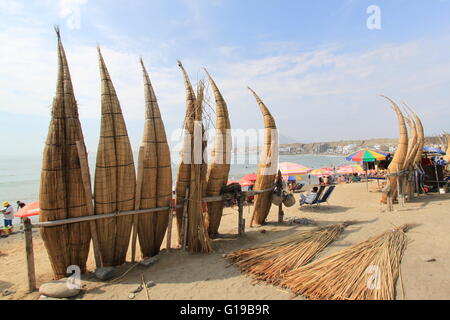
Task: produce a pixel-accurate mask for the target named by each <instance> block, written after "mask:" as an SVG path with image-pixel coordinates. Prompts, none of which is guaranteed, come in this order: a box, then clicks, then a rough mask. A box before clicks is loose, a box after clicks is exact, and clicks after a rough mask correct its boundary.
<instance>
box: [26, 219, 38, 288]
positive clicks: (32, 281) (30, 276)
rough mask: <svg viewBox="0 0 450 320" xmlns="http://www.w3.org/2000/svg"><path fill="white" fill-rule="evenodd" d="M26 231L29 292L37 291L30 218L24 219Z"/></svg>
mask: <svg viewBox="0 0 450 320" xmlns="http://www.w3.org/2000/svg"><path fill="white" fill-rule="evenodd" d="M23 225H24V231H25V253H26V259H27V273H28V291H29V292H33V291H35V290H36V272H35V269H34V251H33V229H32V228H31V221H30V219H29V218H24V219H23Z"/></svg>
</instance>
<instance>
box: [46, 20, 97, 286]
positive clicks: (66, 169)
mask: <svg viewBox="0 0 450 320" xmlns="http://www.w3.org/2000/svg"><path fill="white" fill-rule="evenodd" d="M56 33H57V37H58V79H57V85H56V95H55V98H54V99H53V105H52V115H51V121H50V126H49V129H48V136H47V140H46V143H45V148H44V153H43V160H42V173H41V181H40V190H39V201H40V208H41V213H40V217H39V220H40V221H41V222H46V221H52V220H61V219H68V218H75V217H82V216H85V215H87V214H86V212H87V209H86V208H87V207H86V198H85V192H84V187H83V180H82V176H81V168H80V160H79V155H78V152H77V146H76V142H77V141H81V142H83V144H84V138H83V133H82V130H81V124H80V120H79V118H78V107H77V102H76V100H75V96H74V92H73V86H72V80H71V77H70V72H69V67H68V64H67V59H66V54H65V52H64V48H63V45H62V42H61V36H60V32H59V29H58V28H56ZM41 235H42V239H43V241H44V244H45V247H46V249H47V253H48V255H49V258H50V262H51V265H52V269H53V273H54V277H55V278H56V279H60V278H63V277H65V276H66V275H67V268H68V267H69V266H71V265H76V266H79V267H80V269H81V272H82V273H84V272H86V261H87V257H88V253H89V245H90V241H91V233H90V228H89V222H80V223H74V224H67V225H63V226H58V227H51V228H41Z"/></svg>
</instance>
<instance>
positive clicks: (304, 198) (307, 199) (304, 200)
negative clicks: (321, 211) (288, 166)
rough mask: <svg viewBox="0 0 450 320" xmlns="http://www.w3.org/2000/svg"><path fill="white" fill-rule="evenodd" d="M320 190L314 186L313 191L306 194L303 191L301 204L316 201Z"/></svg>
mask: <svg viewBox="0 0 450 320" xmlns="http://www.w3.org/2000/svg"><path fill="white" fill-rule="evenodd" d="M318 191H319V188H317V187H314V188H313V189H312V190H311V192H310V193H309V194H308V195H307V196H305V195H304V194H303V193H300V197H301V200H300V205H304V204H305V203H308V204H311V203H313V202H314V200H316V197H317V192H318Z"/></svg>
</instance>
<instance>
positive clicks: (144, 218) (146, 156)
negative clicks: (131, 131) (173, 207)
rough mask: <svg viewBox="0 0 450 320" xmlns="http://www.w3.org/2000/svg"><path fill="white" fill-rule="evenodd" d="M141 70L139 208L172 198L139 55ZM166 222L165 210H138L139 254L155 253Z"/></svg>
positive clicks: (161, 132) (162, 135) (163, 141)
mask: <svg viewBox="0 0 450 320" xmlns="http://www.w3.org/2000/svg"><path fill="white" fill-rule="evenodd" d="M141 66H142V72H143V74H144V90H145V91H144V94H145V106H146V112H145V123H144V136H143V139H142V144H141V146H143V147H144V153H143V159H140V160H139V163H141V162H143V170H144V171H143V179H142V191H141V199H140V207H139V208H136V210H139V209H151V208H160V207H167V206H169V205H170V202H171V199H172V168H171V165H170V150H169V145H168V143H167V137H166V131H165V128H164V123H163V121H162V118H161V113H160V110H159V106H158V102H157V99H156V95H155V92H154V90H153V86H152V84H151V82H150V77H149V75H148V73H147V70H146V69H145V66H144V62H143V61H142V59H141ZM168 222H169V211H168V210H166V211H161V212H156V213H150V214H141V215H139V218H138V228H137V230H138V236H139V245H140V247H141V252H142V256H143V257H144V258H147V257H152V256H154V255H156V254H158V253H159V250H160V247H161V244H162V241H163V239H164V235H165V232H166V230H167V225H168Z"/></svg>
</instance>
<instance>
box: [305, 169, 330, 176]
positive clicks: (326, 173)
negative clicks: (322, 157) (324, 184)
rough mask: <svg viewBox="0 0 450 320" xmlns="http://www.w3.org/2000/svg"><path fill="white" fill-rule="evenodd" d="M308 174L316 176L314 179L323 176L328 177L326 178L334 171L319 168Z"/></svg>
mask: <svg viewBox="0 0 450 320" xmlns="http://www.w3.org/2000/svg"><path fill="white" fill-rule="evenodd" d="M309 174H312V175H313V176H316V177H323V176H326V177H328V176H332V175H333V174H334V171H333V169H331V168H320V169H314V170H313V171H311V172H310V173H309Z"/></svg>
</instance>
